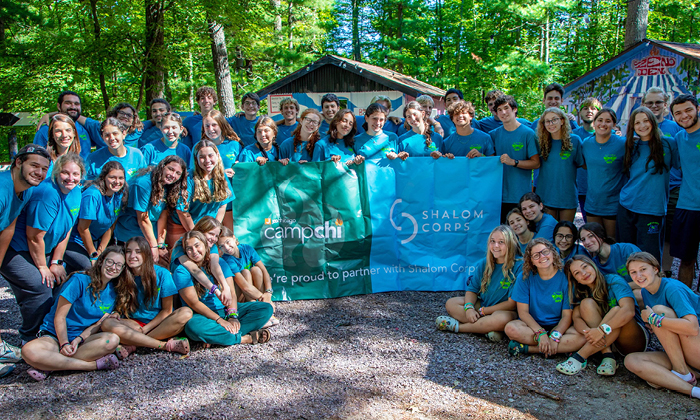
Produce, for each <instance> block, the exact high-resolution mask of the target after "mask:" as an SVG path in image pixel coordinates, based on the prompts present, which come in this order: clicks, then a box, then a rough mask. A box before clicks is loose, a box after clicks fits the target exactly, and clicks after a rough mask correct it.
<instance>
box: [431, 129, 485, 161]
mask: <svg viewBox="0 0 700 420" xmlns="http://www.w3.org/2000/svg"><path fill="white" fill-rule="evenodd" d="M472 149H476V150H478V151H479V152H480V153H481V154H483V155H484V156H493V155H494V154H495V153H496V149H494V147H493V140H491V136H489V135H488V134H486V133H484V132H483V131H481V130H477V129H474V131H472V133H471V134H470V135H468V136H460V135H459V134H458V133H457V132H456V131H455V132H454V133H452V134H450V135H449V136H447V137H445V140H443V142H442V148H441V149H440V152H442V153H443V154H445V153H452V154H453V155H455V156H462V157H465V156H467V154H468V153H469V152H470V151H471V150H472Z"/></svg>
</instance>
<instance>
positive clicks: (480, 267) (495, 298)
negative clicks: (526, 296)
mask: <svg viewBox="0 0 700 420" xmlns="http://www.w3.org/2000/svg"><path fill="white" fill-rule="evenodd" d="M485 269H486V258H484V259H483V260H481V261H479V262H478V263H477V264H476V268H475V270H474V274H472V275H471V276H469V280H468V281H467V292H472V293H476V295H477V296H478V297H479V299H480V300H481V306H482V307H487V306H493V305H498V304H499V303H501V302H505V301H506V300H508V298H509V297H510V294H511V292H512V290H513V285H514V284H515V279H517V278H518V276H521V275H522V272H523V261H522V260H517V261H515V264H514V265H513V269H512V271H511V275H509V276H508V278H505V277H503V264H496V265H495V266H494V268H493V273H492V274H491V280H490V281H489V284H488V286H486V291H485V292H484V293H481V280H482V277H483V276H484V270H485Z"/></svg>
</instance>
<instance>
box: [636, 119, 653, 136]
mask: <svg viewBox="0 0 700 420" xmlns="http://www.w3.org/2000/svg"><path fill="white" fill-rule="evenodd" d="M651 129H652V125H651V121H649V117H648V116H647V114H645V113H643V112H640V113H638V114H637V115H635V116H634V131H635V132H636V133H637V135H638V136H639V138H641V139H642V140H645V141H646V140H649V139H651Z"/></svg>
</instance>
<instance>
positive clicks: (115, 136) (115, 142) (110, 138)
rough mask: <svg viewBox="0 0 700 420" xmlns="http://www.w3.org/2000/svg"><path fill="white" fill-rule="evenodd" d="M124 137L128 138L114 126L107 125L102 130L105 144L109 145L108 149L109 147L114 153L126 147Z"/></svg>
mask: <svg viewBox="0 0 700 420" xmlns="http://www.w3.org/2000/svg"><path fill="white" fill-rule="evenodd" d="M124 136H126V133H125V132H124V131H121V130H120V129H119V127H116V126H113V125H109V124H107V125H105V126H104V128H103V129H102V138H103V139H104V141H105V143H107V147H109V148H110V149H111V150H112V151H114V150H117V149H119V148H121V147H122V146H123V145H124Z"/></svg>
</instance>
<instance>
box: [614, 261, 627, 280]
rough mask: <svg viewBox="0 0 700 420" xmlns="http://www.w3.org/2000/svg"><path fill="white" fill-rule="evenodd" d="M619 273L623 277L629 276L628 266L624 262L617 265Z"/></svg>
mask: <svg viewBox="0 0 700 420" xmlns="http://www.w3.org/2000/svg"><path fill="white" fill-rule="evenodd" d="M617 274H619V275H621V276H622V277H625V276H627V274H628V273H627V266H625V265H624V264H623V265H621V266H619V267H617Z"/></svg>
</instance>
